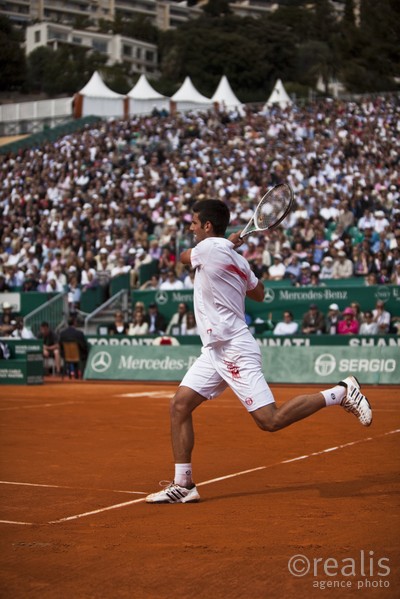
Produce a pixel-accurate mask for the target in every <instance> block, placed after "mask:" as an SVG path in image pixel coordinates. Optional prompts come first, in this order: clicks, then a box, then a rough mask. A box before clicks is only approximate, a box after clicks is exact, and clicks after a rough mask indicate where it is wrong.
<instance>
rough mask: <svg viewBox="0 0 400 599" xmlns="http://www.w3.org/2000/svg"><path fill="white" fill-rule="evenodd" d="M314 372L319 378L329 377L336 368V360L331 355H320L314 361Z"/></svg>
mask: <svg viewBox="0 0 400 599" xmlns="http://www.w3.org/2000/svg"><path fill="white" fill-rule="evenodd" d="M314 368H315V372H316V373H317V374H319V376H329V375H330V374H332V372H333V371H334V370H335V368H336V360H335V357H334V356H332V354H321V355H320V356H318V358H317V359H316V360H315V365H314Z"/></svg>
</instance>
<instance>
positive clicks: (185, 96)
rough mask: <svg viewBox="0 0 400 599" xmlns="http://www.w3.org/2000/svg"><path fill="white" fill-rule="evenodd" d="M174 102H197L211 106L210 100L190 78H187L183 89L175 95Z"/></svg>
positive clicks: (182, 86)
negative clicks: (198, 89)
mask: <svg viewBox="0 0 400 599" xmlns="http://www.w3.org/2000/svg"><path fill="white" fill-rule="evenodd" d="M171 100H172V101H173V102H195V103H196V104H211V103H212V102H211V100H210V98H207V97H206V96H203V94H201V93H200V92H199V91H197V89H196V88H195V86H194V85H193V83H192V80H191V79H190V77H186V78H185V81H184V82H183V83H182V85H181V87H180V88H179V89H178V91H177V92H175V93H174V95H173V96H172V98H171Z"/></svg>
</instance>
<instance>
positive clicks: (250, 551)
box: [0, 381, 400, 599]
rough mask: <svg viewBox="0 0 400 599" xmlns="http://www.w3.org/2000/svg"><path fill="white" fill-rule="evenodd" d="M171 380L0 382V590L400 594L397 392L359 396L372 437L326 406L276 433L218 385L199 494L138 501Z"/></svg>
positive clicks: (159, 444) (204, 415) (88, 594)
mask: <svg viewBox="0 0 400 599" xmlns="http://www.w3.org/2000/svg"><path fill="white" fill-rule="evenodd" d="M175 387H176V385H172V384H162V383H159V384H138V383H132V384H126V383H105V384H104V383H102V384H99V383H89V382H75V381H71V382H69V381H68V382H64V383H62V382H49V381H47V382H46V383H45V384H44V385H43V386H40V387H18V386H15V387H11V386H3V387H2V388H1V396H2V400H1V404H0V411H1V426H2V434H1V456H2V467H1V485H0V488H1V512H0V520H1V524H0V527H1V531H2V545H1V596H2V597H4V598H6V599H19V598H21V599H22V598H24V599H25V598H27V597H40V598H50V597H51V598H52V597H57V598H62V599H69V598H73V599H84V598H95V599H97V598H99V599H100V598H107V599H108V598H110V599H111V598H112V599H113V598H120V597H121V598H124V597H127V598H128V597H129V598H130V599H153V598H154V599H156V598H161V597H172V596H176V597H182V598H185V599H186V598H192V597H196V598H199V599H200V598H204V599H206V598H207V599H209V598H216V599H219V598H221V599H222V598H224V599H225V598H226V599H230V598H241V599H247V598H254V599H278V598H295V599H303V598H304V599H305V598H309V597H321V596H329V597H330V598H333V597H334V598H336V597H363V598H364V597H371V598H376V597H384V598H389V597H390V598H392V597H393V598H394V597H396V598H397V597H398V596H399V521H398V513H399V511H398V493H399V478H398V472H399V453H400V452H399V433H400V417H399V407H398V399H399V389H398V388H394V387H369V388H364V389H365V391H366V394H367V395H368V396H369V398H370V400H371V403H372V405H373V409H374V422H373V425H372V426H371V427H370V428H364V427H362V426H361V425H360V424H359V423H358V422H357V420H356V418H355V417H354V416H352V415H349V414H346V413H345V412H344V411H343V410H342V409H341V408H336V407H335V408H329V409H326V410H323V411H321V412H319V413H318V414H316V415H314V416H313V417H311V418H310V419H308V420H305V421H303V422H300V423H297V424H296V425H293V426H292V427H290V428H288V429H286V430H284V431H281V432H279V433H275V434H268V433H263V432H261V431H259V430H258V429H257V428H256V426H255V424H254V423H253V421H252V419H251V418H250V417H249V416H248V415H247V413H246V411H245V410H244V408H243V407H242V406H241V405H240V404H239V401H238V400H237V399H235V397H234V396H233V395H232V394H231V392H225V394H224V395H223V396H221V397H220V398H219V399H217V400H214V401H212V402H208V403H207V404H205V405H203V406H201V408H200V409H199V410H198V411H197V413H195V417H194V420H195V426H196V433H197V438H196V441H197V443H196V448H195V454H194V474H195V480H196V482H197V484H198V486H199V492H200V493H201V496H202V501H201V502H200V503H198V504H192V505H181V504H179V505H161V506H156V505H147V504H145V503H144V497H145V495H146V494H147V493H149V492H152V491H155V490H156V489H157V486H158V481H160V480H163V479H168V478H169V479H170V478H171V477H172V476H173V460H172V456H171V452H170V446H169V423H168V401H169V398H170V397H171V395H172V394H173V392H174V389H175ZM273 389H274V392H275V396H276V399H277V402H278V403H280V402H282V401H283V400H285V399H288V398H289V397H291V396H293V395H294V393H295V392H296V394H297V393H300V392H304V391H306V390H307V389H308V390H310V391H311V390H312V391H315V388H313V387H312V386H308V387H302V388H301V389H298V388H297V389H294V388H293V387H284V386H274V387H273ZM290 569H291V571H292V573H291V571H290ZM328 585H331V586H328ZM327 587H328V588H327Z"/></svg>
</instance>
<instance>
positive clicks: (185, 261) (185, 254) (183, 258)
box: [179, 248, 192, 264]
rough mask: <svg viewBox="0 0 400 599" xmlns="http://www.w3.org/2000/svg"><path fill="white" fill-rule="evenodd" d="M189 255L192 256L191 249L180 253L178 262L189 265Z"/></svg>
mask: <svg viewBox="0 0 400 599" xmlns="http://www.w3.org/2000/svg"><path fill="white" fill-rule="evenodd" d="M191 255H192V248H190V249H188V250H185V251H184V252H182V253H181V255H180V258H179V259H180V261H181V262H182V264H191Z"/></svg>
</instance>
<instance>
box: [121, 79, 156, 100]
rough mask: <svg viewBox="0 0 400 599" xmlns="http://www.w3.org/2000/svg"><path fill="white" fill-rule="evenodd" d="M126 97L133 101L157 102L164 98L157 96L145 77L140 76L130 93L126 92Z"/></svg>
mask: <svg viewBox="0 0 400 599" xmlns="http://www.w3.org/2000/svg"><path fill="white" fill-rule="evenodd" d="M128 96H129V97H130V98H134V99H135V100H157V99H160V98H163V99H164V98H165V96H163V95H162V94H159V93H158V92H157V91H156V90H155V89H154V87H152V86H151V85H150V83H149V82H148V80H147V78H146V75H140V77H139V79H138V81H137V82H136V84H135V85H134V86H133V87H132V89H131V91H130V92H128Z"/></svg>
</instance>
